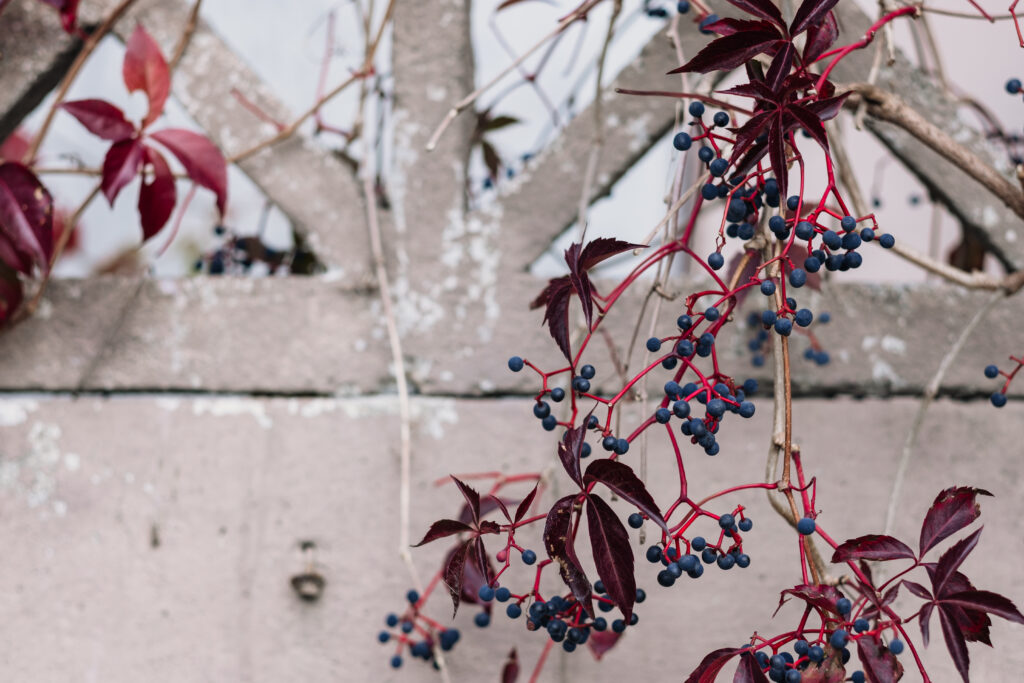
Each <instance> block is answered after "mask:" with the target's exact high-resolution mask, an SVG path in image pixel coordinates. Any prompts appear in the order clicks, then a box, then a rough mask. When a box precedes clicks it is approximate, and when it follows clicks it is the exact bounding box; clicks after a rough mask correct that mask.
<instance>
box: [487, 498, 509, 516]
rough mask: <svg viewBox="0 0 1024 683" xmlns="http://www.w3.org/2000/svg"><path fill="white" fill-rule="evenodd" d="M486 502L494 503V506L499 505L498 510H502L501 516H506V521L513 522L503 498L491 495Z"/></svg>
mask: <svg viewBox="0 0 1024 683" xmlns="http://www.w3.org/2000/svg"><path fill="white" fill-rule="evenodd" d="M484 500H485V501H488V502H493V504H494V505H497V506H498V509H500V510H501V514H503V515H504V516H505V519H507V520H508V521H509V522H511V521H512V515H510V514H509V513H508V508H507V507H506V506H505V502H504V501H503V500H502V499H501V498H498V497H497V496H494V495H490V496H487V498H485V499H484Z"/></svg>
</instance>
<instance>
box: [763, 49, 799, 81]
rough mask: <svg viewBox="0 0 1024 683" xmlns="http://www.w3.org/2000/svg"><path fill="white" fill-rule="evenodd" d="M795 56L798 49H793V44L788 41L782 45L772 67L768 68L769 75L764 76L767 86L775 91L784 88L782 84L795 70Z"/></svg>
mask: <svg viewBox="0 0 1024 683" xmlns="http://www.w3.org/2000/svg"><path fill="white" fill-rule="evenodd" d="M795 56H796V48H795V47H793V43H791V42H790V41H788V40H787V41H785V42H784V43H782V47H781V48H780V49H779V51H778V52H776V53H775V57H773V58H772V63H771V66H769V67H768V73H766V74H765V76H764V82H765V85H767V86H768V87H769V88H770V89H771V90H773V91H777V90H778V89H779V88H780V87H782V82H783V81H784V80H786V76H788V75H789V72H790V70H791V69H792V68H793V58H794V57H795Z"/></svg>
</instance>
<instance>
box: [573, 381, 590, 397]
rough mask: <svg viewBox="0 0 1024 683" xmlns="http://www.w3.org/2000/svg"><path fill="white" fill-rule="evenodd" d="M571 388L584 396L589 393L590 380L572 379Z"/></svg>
mask: <svg viewBox="0 0 1024 683" xmlns="http://www.w3.org/2000/svg"><path fill="white" fill-rule="evenodd" d="M572 388H573V389H575V390H576V391H577V392H579V393H581V394H585V393H586V392H588V391H590V380H588V379H586V378H585V377H574V378H573V380H572Z"/></svg>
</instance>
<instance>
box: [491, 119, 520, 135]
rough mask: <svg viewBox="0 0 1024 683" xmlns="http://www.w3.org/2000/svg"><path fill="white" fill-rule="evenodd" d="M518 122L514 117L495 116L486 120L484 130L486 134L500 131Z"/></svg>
mask: <svg viewBox="0 0 1024 683" xmlns="http://www.w3.org/2000/svg"><path fill="white" fill-rule="evenodd" d="M519 122H520V121H519V119H517V118H516V117H514V116H495V117H494V118H493V119H487V122H486V123H485V124H484V130H486V131H488V132H490V131H492V130H500V129H502V128H506V127H508V126H514V125H515V124H517V123H519Z"/></svg>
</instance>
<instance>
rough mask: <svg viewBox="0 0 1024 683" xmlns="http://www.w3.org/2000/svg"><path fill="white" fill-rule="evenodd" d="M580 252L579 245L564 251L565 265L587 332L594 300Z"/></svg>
mask: <svg viewBox="0 0 1024 683" xmlns="http://www.w3.org/2000/svg"><path fill="white" fill-rule="evenodd" d="M581 252H582V247H581V246H580V245H579V244H571V245H570V246H569V248H568V249H566V250H565V263H566V265H568V266H569V282H570V283H571V284H572V288H573V290H575V291H576V295H577V296H578V297H579V299H580V305H581V306H582V307H583V317H584V318H585V319H586V321H587V329H588V330H589V329H590V328H591V327H592V326H593V323H594V299H593V292H592V291H591V289H590V276H589V275H588V274H587V269H586V268H584V267H583V265H582V262H581V259H580V253H581Z"/></svg>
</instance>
